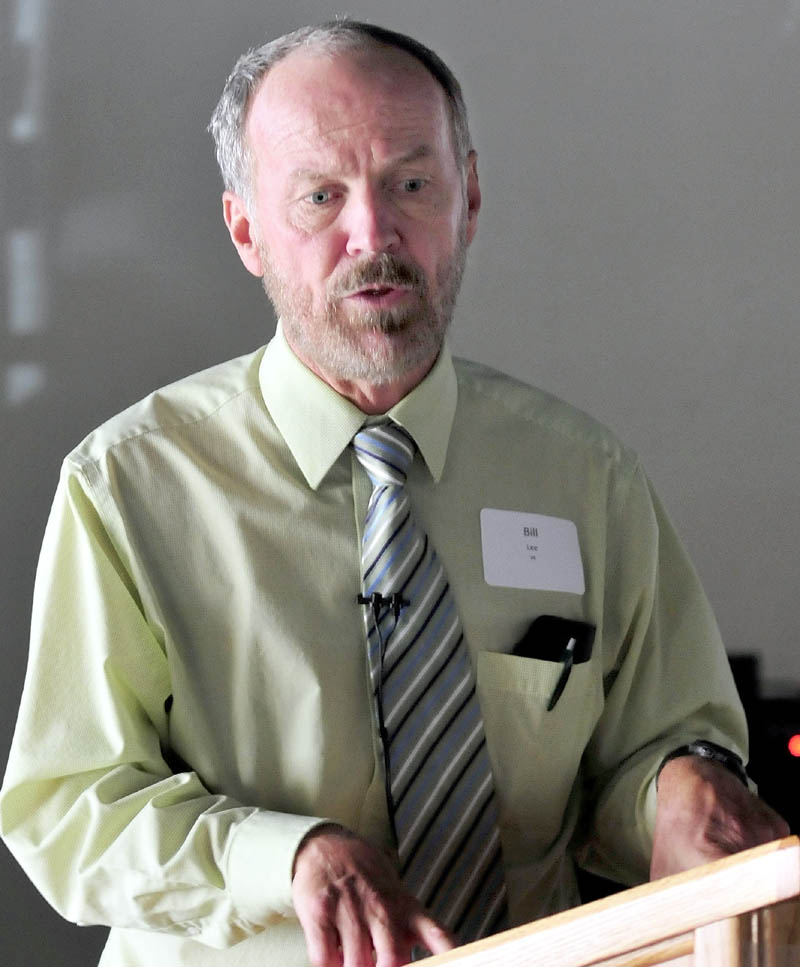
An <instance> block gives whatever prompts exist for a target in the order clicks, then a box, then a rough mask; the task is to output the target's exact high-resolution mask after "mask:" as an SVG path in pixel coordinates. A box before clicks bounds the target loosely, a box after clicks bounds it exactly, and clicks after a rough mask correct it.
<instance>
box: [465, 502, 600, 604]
mask: <svg viewBox="0 0 800 967" xmlns="http://www.w3.org/2000/svg"><path fill="white" fill-rule="evenodd" d="M481 544H482V546H483V576H484V579H485V580H486V583H487V584H492V585H495V586H496V587H501V588H524V589H529V590H537V591H570V592H572V593H573V594H583V593H584V591H585V590H586V585H585V584H584V578H583V562H582V561H581V549H580V545H579V544H578V528H577V527H576V526H575V524H574V523H573V522H572V521H571V520H562V518H560V517H546V516H545V515H544V514H524V513H519V512H518V511H515V510H493V509H491V508H489V507H484V508H483V510H482V511H481Z"/></svg>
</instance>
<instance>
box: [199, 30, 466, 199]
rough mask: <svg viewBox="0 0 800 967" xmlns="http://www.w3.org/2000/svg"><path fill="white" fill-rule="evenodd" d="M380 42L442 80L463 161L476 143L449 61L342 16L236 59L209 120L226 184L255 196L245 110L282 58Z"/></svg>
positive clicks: (410, 41)
mask: <svg viewBox="0 0 800 967" xmlns="http://www.w3.org/2000/svg"><path fill="white" fill-rule="evenodd" d="M381 44H383V45H385V46H388V47H396V48H397V49H398V50H403V51H405V52H406V53H408V54H411V56H412V57H414V58H416V59H417V60H418V61H419V62H420V63H421V64H422V65H423V66H424V67H425V68H427V70H428V71H429V72H430V73H431V74H432V75H433V77H434V78H435V79H436V80H437V81H438V83H439V84H440V85H441V87H442V90H443V91H444V92H445V94H446V96H447V106H448V110H449V113H450V124H451V129H452V137H453V148H454V151H455V155H456V160H457V161H458V163H459V165H463V164H464V163H465V162H466V160H467V156H468V154H469V152H470V149H471V147H472V142H471V139H470V134H469V126H468V123H467V108H466V105H465V103H464V95H463V94H462V92H461V85H460V84H459V83H458V80H457V79H456V77H455V75H454V74H453V72H452V71H451V70H450V68H449V67H448V66H447V64H445V62H444V61H443V60H442V59H441V58H440V57H439V56H438V54H435V53H434V52H433V51H432V50H430V48H428V47H426V46H425V45H424V44H421V43H420V42H419V41H417V40H414V39H413V38H412V37H408V36H406V35H405V34H400V33H396V32H395V31H393V30H387V29H385V28H384V27H377V26H375V25H374V24H369V23H363V22H361V21H358V20H349V19H341V20H332V21H328V22H327V23H323V24H319V25H317V26H309V27H301V28H300V29H299V30H294V31H292V32H291V33H288V34H285V35H284V36H283V37H278V38H277V39H276V40H272V41H270V42H269V43H267V44H264V45H263V46H261V47H257V48H254V49H252V50H249V51H248V52H247V53H246V54H243V55H242V56H241V57H240V58H239V60H238V61H237V62H236V64H235V65H234V68H233V71H232V72H231V75H230V77H229V78H228V80H227V81H226V82H225V88H224V90H223V92H222V97H221V98H220V100H219V103H218V104H217V106H216V108H215V110H214V113H213V115H212V116H211V123H210V124H209V126H208V130H209V131H210V132H211V134H212V135H213V137H214V142H215V144H216V151H217V163H218V164H219V170H220V172H221V173H222V180H223V182H224V184H225V187H226V188H227V189H228V190H229V191H232V192H234V193H235V194H237V195H239V197H240V198H242V199H244V200H245V202H246V203H247V204H248V205H249V204H250V202H251V201H252V199H251V197H250V196H251V191H252V177H251V175H252V170H253V167H252V156H251V153H250V146H249V144H248V141H247V132H246V124H247V113H248V108H249V106H250V101H251V98H252V96H253V94H254V93H255V91H256V89H257V87H258V86H259V84H260V82H261V81H262V79H263V78H264V76H265V75H266V74H267V72H268V71H269V70H270V69H271V68H272V67H273V66H274V65H275V64H277V63H278V61H280V60H283V58H284V57H286V56H287V55H288V54H290V53H291V52H292V51H293V50H298V49H299V48H301V47H302V48H305V49H306V50H313V51H319V52H321V53H329V54H334V53H342V52H344V51H359V50H365V49H367V48H370V47H371V48H374V47H377V46H379V45H381Z"/></svg>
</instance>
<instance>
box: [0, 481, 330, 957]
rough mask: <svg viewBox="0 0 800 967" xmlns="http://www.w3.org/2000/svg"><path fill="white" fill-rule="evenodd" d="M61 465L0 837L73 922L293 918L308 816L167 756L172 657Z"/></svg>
mask: <svg viewBox="0 0 800 967" xmlns="http://www.w3.org/2000/svg"><path fill="white" fill-rule="evenodd" d="M96 503H97V501H93V500H92V499H91V498H90V496H89V488H88V485H87V483H86V480H85V478H84V476H83V475H82V473H81V472H80V470H79V469H77V468H75V467H70V466H69V465H68V464H67V465H65V472H64V473H63V475H62V479H61V481H60V483H59V487H58V491H57V494H56V498H55V502H54V505H53V509H52V511H51V515H50V519H49V521H48V525H47V529H46V534H45V538H44V543H43V548H42V553H41V557H40V562H39V568H38V573H37V580H36V589H35V593H34V606H33V619H32V638H31V649H30V656H29V665H28V672H27V677H26V682H25V687H24V691H23V696H22V702H21V707H20V713H19V719H18V723H17V728H16V732H15V737H14V741H13V744H12V748H11V753H10V757H9V761H8V766H7V771H6V775H5V780H4V783H3V789H2V792H1V793H0V833H1V834H2V836H3V838H4V839H5V841H6V843H7V845H8V847H9V849H10V850H11V852H12V853H13V854H14V856H15V857H16V859H17V860H18V862H19V863H20V864H21V865H22V867H23V868H24V869H25V870H26V872H27V873H28V875H29V876H30V878H31V879H32V880H33V882H34V884H35V885H36V886H37V888H38V889H39V890H40V891H41V893H42V894H43V895H44V896H45V898H46V899H47V900H48V901H49V902H50V903H51V904H52V905H53V906H54V907H55V908H56V909H57V910H58V911H59V913H61V914H62V916H64V917H66V918H67V919H70V920H73V921H76V922H78V923H100V924H107V925H112V926H120V927H133V928H138V929H149V930H157V931H168V932H172V933H178V934H182V935H184V936H187V937H188V936H191V937H193V938H195V939H197V940H200V941H202V942H204V943H207V944H209V945H211V946H217V947H224V946H230V945H232V944H234V943H236V942H238V941H240V940H242V939H244V938H245V937H247V936H249V935H252V934H253V933H256V932H258V931H260V930H262V929H264V928H265V927H268V925H269V924H270V923H272V922H274V921H276V920H277V919H280V918H284V917H289V916H292V915H293V911H292V906H291V869H292V863H293V860H294V855H295V852H296V849H297V847H298V845H299V843H300V841H301V840H302V838H303V837H304V836H305V835H306V834H307V832H308V831H309V830H310V829H312V828H313V827H314V826H315V825H316V824H318V823H319V822H321V820H320V819H317V818H314V817H303V816H292V815H286V814H281V813H272V812H267V811H264V810H260V809H258V808H255V807H253V806H248V805H246V804H242V803H239V802H236V801H234V800H233V799H231V798H229V797H227V796H225V795H215V794H211V793H210V792H209V791H208V790H207V789H206V788H204V787H203V785H202V783H201V782H200V780H199V778H198V776H197V775H196V774H195V773H193V772H191V771H186V772H180V773H178V774H174V773H173V772H172V771H171V770H170V768H169V767H168V765H167V764H166V761H165V756H164V749H165V747H166V744H167V741H168V739H167V737H168V716H167V712H166V708H165V702H167V699H168V697H169V695H170V693H171V684H170V667H169V661H168V658H167V655H166V654H165V650H164V648H163V644H162V642H161V641H160V640H159V630H158V628H157V627H152V626H151V625H150V624H148V622H147V620H146V618H145V615H144V614H143V609H142V606H141V602H140V599H139V595H138V594H137V588H136V586H135V585H134V582H133V581H132V579H131V576H130V573H129V571H128V570H127V569H126V566H125V554H124V550H123V549H122V548H121V546H120V545H119V542H117V543H115V541H114V540H113V539H112V537H111V535H110V533H109V529H108V528H107V527H106V526H104V524H103V521H102V519H101V515H100V513H98V509H97V506H96Z"/></svg>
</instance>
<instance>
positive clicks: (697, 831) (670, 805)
mask: <svg viewBox="0 0 800 967" xmlns="http://www.w3.org/2000/svg"><path fill="white" fill-rule="evenodd" d="M788 833H789V827H788V825H787V823H786V822H785V821H784V820H783V819H782V817H781V816H779V815H778V814H777V813H776V812H775V811H774V810H773V809H772V808H771V807H770V806H768V805H767V804H766V803H765V802H762V801H761V800H760V799H758V797H757V796H754V795H753V793H751V792H750V790H749V789H748V788H747V787H746V786H744V785H743V783H742V782H740V780H739V779H738V778H737V777H736V776H734V775H732V774H731V773H730V772H728V770H727V769H725V768H724V767H723V766H721V765H720V764H719V763H716V762H709V761H706V760H702V759H698V758H696V757H693V756H683V757H681V758H678V759H673V760H671V761H670V762H668V763H667V765H666V766H665V767H664V769H663V770H662V773H661V777H660V779H659V784H658V798H657V809H656V825H655V830H654V833H653V853H652V859H651V866H650V876H651V879H658V878H659V877H661V876H668V875H669V874H671V873H678V872H680V871H682V870H686V869H690V868H691V867H693V866H699V865H700V864H702V863H707V862H709V861H711V860H714V859H719V858H721V857H723V856H728V855H730V854H731V853H737V852H739V851H740V850H744V849H749V848H750V847H753V846H758V845H760V844H761V843H768V842H771V841H772V840H774V839H780V838H782V837H784V836H787V835H788Z"/></svg>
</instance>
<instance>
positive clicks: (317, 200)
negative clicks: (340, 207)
mask: <svg viewBox="0 0 800 967" xmlns="http://www.w3.org/2000/svg"><path fill="white" fill-rule="evenodd" d="M308 200H309V201H310V202H311V204H312V205H326V204H327V203H328V202H329V201H330V200H331V193H330V192H329V191H328V190H327V189H325V188H318V189H317V191H312V192H311V194H310V195H309V196H308Z"/></svg>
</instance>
